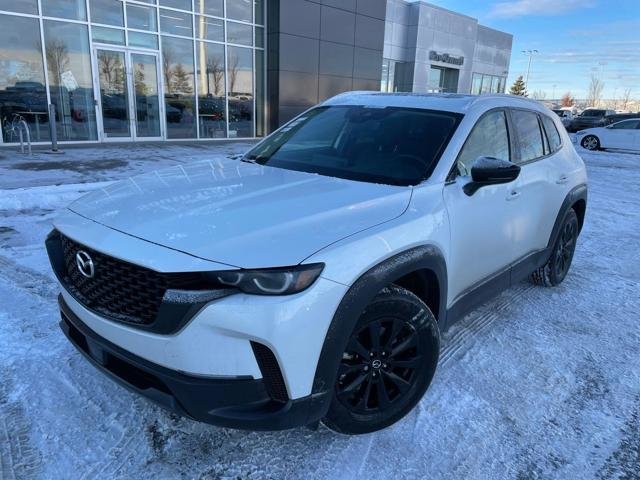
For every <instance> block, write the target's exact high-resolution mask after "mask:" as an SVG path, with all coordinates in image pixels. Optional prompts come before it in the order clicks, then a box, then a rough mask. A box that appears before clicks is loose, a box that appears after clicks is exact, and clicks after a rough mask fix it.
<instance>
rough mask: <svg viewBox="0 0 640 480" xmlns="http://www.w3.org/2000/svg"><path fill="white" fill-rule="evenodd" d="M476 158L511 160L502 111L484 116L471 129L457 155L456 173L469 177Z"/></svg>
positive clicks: (505, 120)
mask: <svg viewBox="0 0 640 480" xmlns="http://www.w3.org/2000/svg"><path fill="white" fill-rule="evenodd" d="M478 157H495V158H499V159H501V160H511V156H510V154H509V134H508V131H507V119H506V118H505V115H504V112H503V111H495V112H490V113H488V114H486V115H485V116H484V117H482V118H481V119H480V121H479V122H478V123H477V124H476V126H475V127H473V130H472V132H471V134H470V135H469V138H467V141H466V142H465V144H464V147H462V150H461V151H460V155H458V172H460V175H470V174H471V166H472V165H473V162H475V160H476V159H477V158H478Z"/></svg>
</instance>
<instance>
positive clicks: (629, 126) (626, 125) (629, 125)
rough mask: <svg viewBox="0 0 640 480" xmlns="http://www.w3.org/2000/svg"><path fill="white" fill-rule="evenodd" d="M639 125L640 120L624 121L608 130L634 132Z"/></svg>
mask: <svg viewBox="0 0 640 480" xmlns="http://www.w3.org/2000/svg"><path fill="white" fill-rule="evenodd" d="M638 124H640V119H637V120H624V121H623V122H618V123H614V124H613V125H611V126H610V127H609V128H610V129H611V130H635V129H636V128H638Z"/></svg>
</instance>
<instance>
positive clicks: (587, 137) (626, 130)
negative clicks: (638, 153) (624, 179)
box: [573, 118, 640, 150]
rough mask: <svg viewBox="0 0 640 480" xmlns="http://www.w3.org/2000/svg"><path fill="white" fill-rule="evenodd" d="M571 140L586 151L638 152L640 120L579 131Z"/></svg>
mask: <svg viewBox="0 0 640 480" xmlns="http://www.w3.org/2000/svg"><path fill="white" fill-rule="evenodd" d="M573 138H574V140H573V141H574V143H578V144H580V146H581V147H582V148H586V149H587V150H600V149H604V148H618V149H621V150H640V118H633V119H630V120H623V121H622V122H617V123H613V124H611V125H608V126H606V127H596V128H587V129H586V130H580V131H579V132H577V133H576V135H575V137H573Z"/></svg>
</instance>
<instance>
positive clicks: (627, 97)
mask: <svg viewBox="0 0 640 480" xmlns="http://www.w3.org/2000/svg"><path fill="white" fill-rule="evenodd" d="M630 102H631V88H625V89H624V92H622V97H620V108H621V109H622V110H626V109H627V108H628V107H629V103H630Z"/></svg>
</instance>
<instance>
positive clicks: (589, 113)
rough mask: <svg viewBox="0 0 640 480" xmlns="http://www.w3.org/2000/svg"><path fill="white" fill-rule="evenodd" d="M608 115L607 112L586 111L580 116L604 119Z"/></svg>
mask: <svg viewBox="0 0 640 480" xmlns="http://www.w3.org/2000/svg"><path fill="white" fill-rule="evenodd" d="M606 113H607V111H606V110H593V109H592V110H585V111H584V112H582V113H581V114H580V116H581V117H602V116H604V115H605V114H606Z"/></svg>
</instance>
